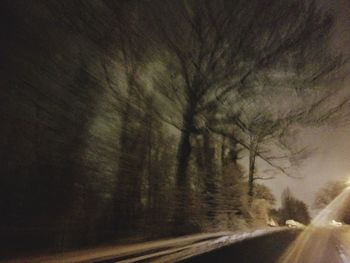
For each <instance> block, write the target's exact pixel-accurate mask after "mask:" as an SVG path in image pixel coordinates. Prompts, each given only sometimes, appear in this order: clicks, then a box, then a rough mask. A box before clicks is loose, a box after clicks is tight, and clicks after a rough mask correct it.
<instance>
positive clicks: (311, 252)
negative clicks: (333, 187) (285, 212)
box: [278, 187, 350, 263]
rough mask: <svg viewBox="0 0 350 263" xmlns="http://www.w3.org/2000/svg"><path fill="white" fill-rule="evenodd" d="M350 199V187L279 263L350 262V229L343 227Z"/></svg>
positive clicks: (349, 227) (316, 219) (315, 220)
mask: <svg viewBox="0 0 350 263" xmlns="http://www.w3.org/2000/svg"><path fill="white" fill-rule="evenodd" d="M349 199H350V187H347V188H346V189H345V190H344V191H343V192H342V193H341V194H340V195H338V197H336V198H335V199H334V200H333V201H332V202H331V203H330V204H329V205H328V206H327V207H326V208H324V209H323V210H322V211H321V212H320V213H319V214H318V215H317V216H316V217H315V218H314V220H313V221H312V223H311V225H310V226H308V227H307V228H306V229H305V230H304V231H303V232H302V233H301V234H300V235H299V237H298V238H297V239H296V240H295V241H294V242H293V243H292V244H291V245H290V246H289V248H288V249H287V250H286V252H285V253H284V254H283V255H282V257H281V258H280V259H279V261H278V262H279V263H300V262H307V263H330V262H332V263H345V262H347V263H348V262H350V255H349V254H348V252H347V251H350V226H349V225H344V224H343V223H342V220H343V216H344V212H345V210H346V208H347V207H348V206H347V204H348V201H349Z"/></svg>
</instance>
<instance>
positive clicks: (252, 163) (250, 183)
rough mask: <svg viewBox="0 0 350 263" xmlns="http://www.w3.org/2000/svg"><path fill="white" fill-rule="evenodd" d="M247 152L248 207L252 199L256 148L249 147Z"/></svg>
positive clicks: (253, 146)
mask: <svg viewBox="0 0 350 263" xmlns="http://www.w3.org/2000/svg"><path fill="white" fill-rule="evenodd" d="M250 146H251V148H250V150H249V175H248V205H249V206H250V205H251V204H252V201H253V197H254V175H255V158H256V147H255V145H252V144H251V145H250Z"/></svg>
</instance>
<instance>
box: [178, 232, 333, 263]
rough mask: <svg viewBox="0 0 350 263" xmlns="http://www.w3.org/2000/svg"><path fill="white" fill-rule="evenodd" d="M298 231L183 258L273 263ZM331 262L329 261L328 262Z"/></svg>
mask: <svg viewBox="0 0 350 263" xmlns="http://www.w3.org/2000/svg"><path fill="white" fill-rule="evenodd" d="M299 234H300V231H293V230H291V231H285V232H279V233H273V234H270V235H265V236H261V237H257V238H254V239H250V240H244V241H241V242H239V243H236V244H234V245H232V246H227V247H222V248H219V249H217V250H214V251H212V252H209V253H204V254H202V255H199V256H196V257H193V258H190V259H186V260H183V261H181V262H186V263H197V262H198V263H203V262H213V263H214V262H220V263H225V262H237V263H273V262H277V259H278V258H279V257H280V256H282V254H283V253H284V251H285V250H286V249H287V248H288V246H289V245H290V244H291V243H292V242H293V241H294V240H295V239H296V238H297V236H298V235H299ZM328 263H331V262H328Z"/></svg>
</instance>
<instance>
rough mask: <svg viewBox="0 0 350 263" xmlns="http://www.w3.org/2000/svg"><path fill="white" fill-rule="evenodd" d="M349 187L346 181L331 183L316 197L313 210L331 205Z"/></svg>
mask: <svg viewBox="0 0 350 263" xmlns="http://www.w3.org/2000/svg"><path fill="white" fill-rule="evenodd" d="M346 187H347V183H346V181H345V180H339V181H330V182H328V183H327V184H326V185H325V186H324V187H322V188H321V189H320V190H319V191H318V192H317V193H316V196H315V200H314V203H313V208H315V209H322V208H324V207H326V206H327V205H328V204H329V203H331V202H332V201H333V200H334V199H335V198H336V197H337V196H338V195H339V194H340V193H341V192H343V190H344V189H345V188H346Z"/></svg>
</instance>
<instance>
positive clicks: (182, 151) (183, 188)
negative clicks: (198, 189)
mask: <svg viewBox="0 0 350 263" xmlns="http://www.w3.org/2000/svg"><path fill="white" fill-rule="evenodd" d="M183 123H184V125H183V127H184V129H183V131H182V133H181V138H180V142H179V147H178V150H177V169H176V191H177V194H176V197H175V198H176V202H175V211H174V216H173V224H174V227H175V231H176V234H184V233H187V232H188V231H191V226H190V218H189V214H188V211H189V209H188V208H187V206H189V205H190V188H189V181H188V177H187V172H188V166H189V162H190V158H191V152H192V146H191V141H190V139H191V135H192V133H193V130H194V107H192V106H189V107H188V109H187V111H186V112H185V114H184V117H183Z"/></svg>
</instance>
